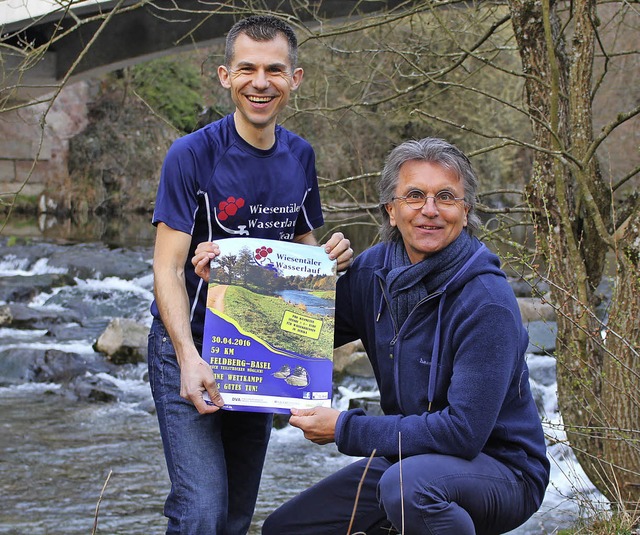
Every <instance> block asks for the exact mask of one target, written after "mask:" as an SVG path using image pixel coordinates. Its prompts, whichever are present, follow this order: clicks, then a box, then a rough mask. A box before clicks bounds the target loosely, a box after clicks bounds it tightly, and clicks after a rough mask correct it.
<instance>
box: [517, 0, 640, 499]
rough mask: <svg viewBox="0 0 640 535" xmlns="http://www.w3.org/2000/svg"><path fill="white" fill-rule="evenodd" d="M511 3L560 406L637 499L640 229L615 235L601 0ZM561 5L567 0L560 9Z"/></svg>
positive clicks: (607, 487) (583, 456)
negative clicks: (601, 149) (610, 289)
mask: <svg viewBox="0 0 640 535" xmlns="http://www.w3.org/2000/svg"><path fill="white" fill-rule="evenodd" d="M509 6H510V9H511V14H512V24H513V27H514V31H515V35H516V38H517V40H518V44H519V48H520V55H521V60H522V64H523V69H524V72H525V75H526V76H527V79H526V90H527V98H528V107H529V112H530V115H531V120H532V128H533V133H534V139H535V144H536V146H537V151H536V154H535V156H534V174H533V177H532V181H531V183H530V184H529V186H528V194H529V198H530V202H531V204H532V205H533V207H534V208H535V209H536V211H537V213H538V214H539V215H538V217H537V220H536V227H537V233H538V234H537V235H538V241H539V249H540V250H541V251H542V253H543V255H544V258H545V260H546V263H547V269H548V278H549V280H550V282H551V283H552V297H553V301H554V303H555V304H556V306H557V311H558V335H557V343H556V355H557V359H558V367H557V370H558V399H559V405H560V411H561V413H562V416H563V419H564V423H565V425H566V429H567V433H568V436H569V439H570V441H571V445H572V446H573V448H574V450H575V452H576V456H577V457H578V460H579V461H580V463H581V465H582V467H583V468H584V470H585V472H586V473H587V475H588V476H589V478H590V479H591V480H592V482H593V483H594V484H595V485H596V486H597V487H598V489H599V490H600V491H601V492H603V493H604V494H605V495H606V496H607V497H608V498H610V499H611V500H612V501H614V502H617V503H620V504H624V506H625V507H633V504H634V503H637V502H638V499H639V496H640V485H639V483H640V462H639V461H640V459H639V455H638V452H639V449H640V444H639V442H638V438H639V434H638V428H639V427H640V420H639V419H638V415H639V406H640V405H639V400H638V398H639V395H638V392H639V388H638V387H639V386H640V383H639V382H638V370H639V369H640V362H639V359H638V351H637V349H638V340H639V333H638V324H637V320H636V321H635V322H634V321H632V320H630V318H631V317H633V316H631V315H630V314H629V313H630V312H631V311H634V310H635V311H638V307H639V299H640V298H639V297H638V296H639V295H640V292H639V291H638V290H639V288H638V286H639V282H638V276H637V273H638V265H637V264H638V254H637V249H638V246H637V245H636V246H635V249H636V252H635V253H634V254H629V252H628V251H629V247H630V246H631V244H633V243H637V240H638V237H639V236H640V233H639V230H640V229H639V226H638V218H637V216H636V218H635V221H634V223H633V224H632V223H631V222H629V224H628V225H627V227H626V232H625V233H624V236H617V235H616V234H615V225H614V221H613V218H612V199H613V192H612V190H611V188H610V187H609V186H608V185H607V184H606V183H604V181H603V180H602V177H601V174H600V169H599V166H598V162H597V159H596V157H595V149H594V147H595V144H594V135H593V124H592V117H593V114H592V96H591V91H592V77H593V72H592V70H593V57H594V46H595V42H596V36H597V35H596V29H597V17H596V13H595V9H596V1H595V0H574V1H573V2H571V3H562V4H560V3H556V2H553V1H552V0H542V1H540V0H537V1H536V0H509ZM559 6H562V7H565V8H566V9H567V13H566V14H563V16H562V17H559V16H558V13H557V10H558V8H559ZM569 10H570V11H569ZM566 33H570V46H571V50H570V53H569V54H567V53H566V50H565V45H566V43H565V42H564V40H563V39H564V35H565V34H566ZM617 238H622V240H623V241H622V240H621V241H616V239H617ZM634 240H635V242H634ZM623 243H625V244H627V245H626V246H624V245H623ZM608 252H614V253H616V254H615V258H616V264H617V266H618V277H617V279H616V281H615V283H616V288H615V292H614V295H613V302H612V304H611V308H610V311H609V318H608V320H607V326H606V329H609V330H610V331H609V332H608V335H607V337H606V340H605V342H604V343H603V337H602V335H601V332H603V323H602V319H601V318H598V317H597V316H596V314H595V312H594V311H595V310H596V306H597V304H598V295H597V293H596V288H597V287H598V285H599V284H600V282H601V281H602V279H603V273H604V269H605V260H606V256H607V253H608ZM635 317H637V316H635ZM614 332H615V334H614Z"/></svg>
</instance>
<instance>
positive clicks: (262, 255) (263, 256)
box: [254, 245, 273, 266]
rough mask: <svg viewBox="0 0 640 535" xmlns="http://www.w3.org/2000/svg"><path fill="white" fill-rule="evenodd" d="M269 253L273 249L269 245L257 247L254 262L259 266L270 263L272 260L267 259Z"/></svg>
mask: <svg viewBox="0 0 640 535" xmlns="http://www.w3.org/2000/svg"><path fill="white" fill-rule="evenodd" d="M271 253H273V249H272V248H271V247H265V246H264V245H263V246H262V247H258V248H257V249H256V250H255V253H254V258H255V261H256V263H257V264H259V265H261V266H266V265H269V264H272V263H273V262H271V260H269V255H270V254H271Z"/></svg>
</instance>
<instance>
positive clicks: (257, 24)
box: [224, 15, 298, 69]
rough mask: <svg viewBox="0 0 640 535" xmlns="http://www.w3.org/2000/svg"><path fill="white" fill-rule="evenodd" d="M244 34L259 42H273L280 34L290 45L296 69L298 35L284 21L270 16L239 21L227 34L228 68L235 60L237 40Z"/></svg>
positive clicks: (226, 62)
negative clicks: (234, 53)
mask: <svg viewBox="0 0 640 535" xmlns="http://www.w3.org/2000/svg"><path fill="white" fill-rule="evenodd" d="M243 33H244V34H246V35H247V36H248V37H250V38H251V39H253V40H254V41H259V42H264V41H271V40H272V39H275V38H276V37H277V36H278V34H280V35H282V36H283V37H284V38H286V40H287V42H288V43H289V62H290V63H291V69H295V68H296V66H297V64H298V39H297V38H296V34H295V32H294V31H293V28H291V26H289V25H288V24H287V23H286V22H284V21H283V20H282V19H279V18H277V17H273V16H270V15H251V16H250V17H247V18H246V19H242V20H239V21H238V22H236V23H235V24H234V25H233V26H232V27H231V29H230V30H229V33H228V34H227V38H226V46H225V51H224V64H225V65H226V66H227V67H230V66H231V61H232V60H233V52H234V47H235V44H236V39H237V38H238V36H239V35H240V34H243Z"/></svg>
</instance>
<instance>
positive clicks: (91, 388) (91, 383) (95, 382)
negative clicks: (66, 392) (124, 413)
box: [70, 375, 122, 402]
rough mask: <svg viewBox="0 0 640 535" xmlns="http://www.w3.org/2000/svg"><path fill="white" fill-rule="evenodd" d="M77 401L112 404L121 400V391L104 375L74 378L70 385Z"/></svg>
mask: <svg viewBox="0 0 640 535" xmlns="http://www.w3.org/2000/svg"><path fill="white" fill-rule="evenodd" d="M70 387H71V390H72V392H73V393H74V394H75V395H76V396H77V397H78V399H82V400H88V401H98V402H113V401H118V400H119V399H121V398H122V391H121V390H120V389H119V388H118V387H117V386H116V384H115V383H114V382H113V381H111V380H109V378H108V376H104V375H84V376H80V377H76V378H75V379H74V380H73V381H72V382H71V384H70Z"/></svg>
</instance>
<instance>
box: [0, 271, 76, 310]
mask: <svg viewBox="0 0 640 535" xmlns="http://www.w3.org/2000/svg"><path fill="white" fill-rule="evenodd" d="M73 285H75V281H74V279H73V277H70V276H69V275H67V274H64V273H44V274H42V275H31V276H26V275H14V276H12V277H2V279H0V300H2V301H7V302H9V301H11V302H14V303H17V302H22V303H25V302H29V301H31V300H32V299H33V298H34V297H35V296H36V295H38V294H39V293H42V292H47V293H48V292H50V291H51V289H52V288H58V287H60V286H73Z"/></svg>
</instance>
